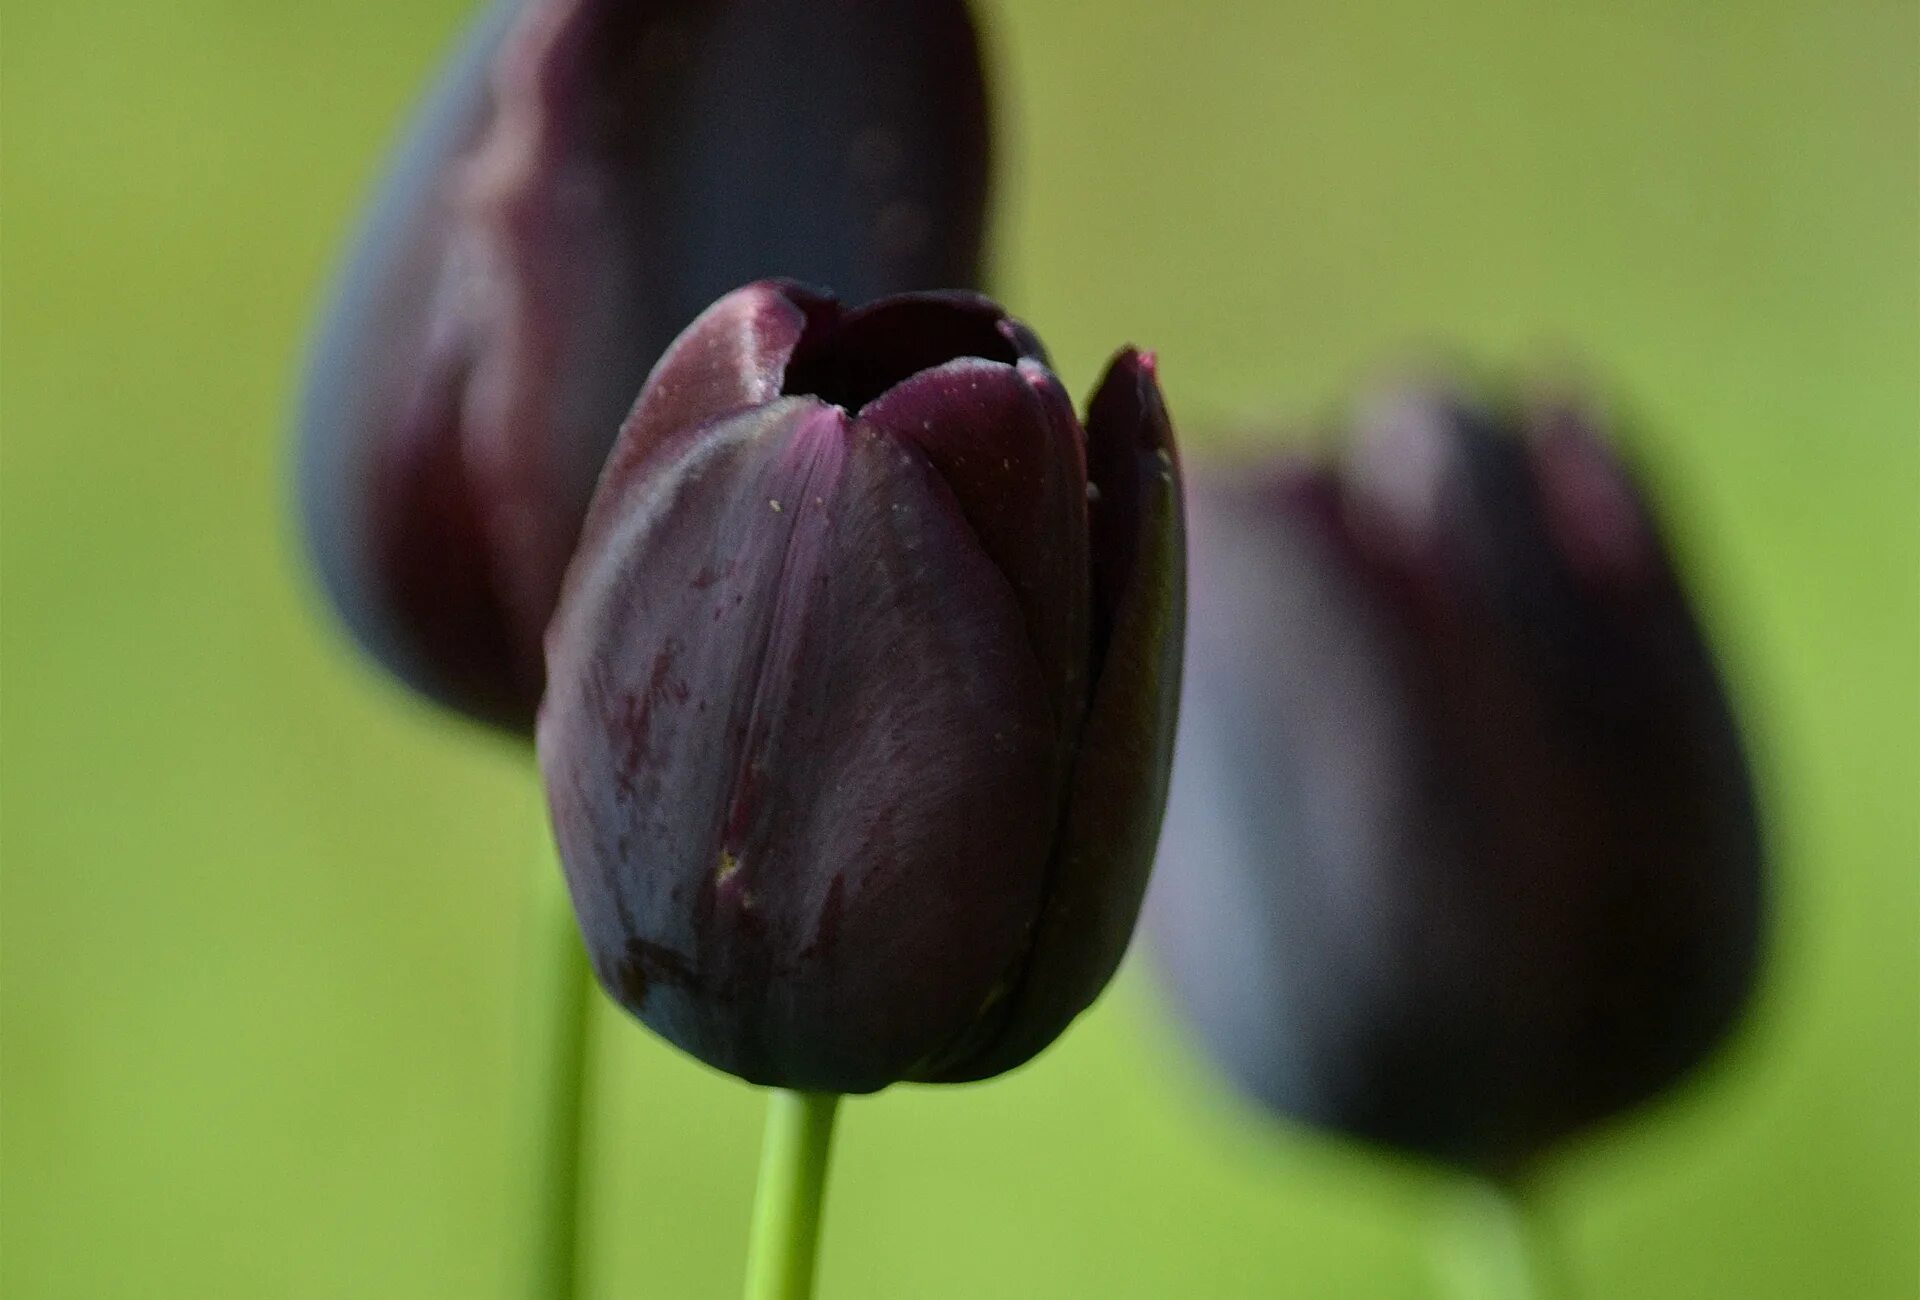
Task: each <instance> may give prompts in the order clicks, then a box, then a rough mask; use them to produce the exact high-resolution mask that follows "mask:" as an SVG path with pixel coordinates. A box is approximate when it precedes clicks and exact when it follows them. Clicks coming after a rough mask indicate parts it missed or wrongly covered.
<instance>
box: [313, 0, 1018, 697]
mask: <svg viewBox="0 0 1920 1300" xmlns="http://www.w3.org/2000/svg"><path fill="white" fill-rule="evenodd" d="M986 181H987V137H986V105H985V92H984V88H983V84H982V78H981V69H980V63H979V51H978V48H977V42H976V40H975V36H974V32H973V29H972V27H971V25H970V23H969V20H968V16H967V12H966V8H965V6H964V4H962V3H961V2H960V0H902V2H900V3H877V2H860V3H855V2H850V0H839V2H835V3H825V4H818V3H811V2H810V0H687V2H683V3H675V4H653V3H634V4H628V3H621V2H620V0H526V2H525V3H523V4H511V3H501V4H496V5H495V6H494V7H493V8H492V9H491V10H490V11H489V12H488V14H487V15H486V16H485V17H483V18H482V19H481V20H480V21H479V22H478V23H477V24H476V26H475V28H474V30H473V32H472V34H471V35H470V36H469V38H468V40H467V42H466V45H465V47H464V48H463V50H462V51H461V53H460V54H458V55H457V56H456V57H455V58H454V60H453V62H452V64H451V65H450V67H449V69H448V71H447V72H446V74H445V75H444V76H443V77H442V79H441V83H440V85H439V86H438V87H437V88H436V89H435V91H434V92H433V94H432V95H430V96H429V97H428V99H427V101H426V103H425V105H424V106H423V107H422V109H421V111H420V113H419V115H418V117H417V119H416V121H415V122H414V124H413V126H412V127H411V128H410V129H409V131H408V133H407V136H406V138H405V139H404V141H403V142H402V144H401V145H400V147H399V149H398V150H397V152H396V154H395V158H394V162H393V164H392V166H391V168H390V174H389V176H388V179H387V181H386V184H385V187H384V190H383V191H382V193H381V194H380V195H379V196H378V197H377V198H376V200H375V202H374V204H373V206H372V209H371V212H370V215H369V217H368V219H367V222H366V225H365V228H364V229H363V231H362V232H361V234H360V236H359V239H358V242H357V245H356V247H355V249H354V251H353V253H352V254H351V255H350V256H349V258H348V259H347V262H346V265H345V268H344V270H343V272H342V274H341V277H340V282H339V286H338V288H337V290H336V293H335V297H334V302H333V305H332V307H331V309H330V311H329V313H328V316H327V318H326V320H325V322H324V324H323V326H322V328H321V330H320V333H319V336H318V339H317V341H316V345H315V348H314V353H313V358H312V361H311V363H310V368H309V373H308V376H307V383H306V388H305V392H304V395H303V398H302V403H301V412H300V426H301V427H300V438H301V468H300V493H301V501H302V509H303V514H304V522H305V528H306V532H307V536H308V542H309V546H310V548H311V550H312V552H313V556H314V559H315V561H316V563H317V564H318V566H319V569H320V573H321V577H322V580H323V582H324V584H325V586H326V589H327V592H328V595H329V597H330V598H331V600H332V601H333V603H334V605H335V606H336V607H337V608H338V610H339V611H340V613H341V615H342V617H343V618H344V619H345V620H346V622H347V624H348V626H349V628H350V629H351V630H352V632H353V634H354V636H355V637H356V639H358V640H359V641H360V642H361V643H362V644H363V645H364V646H365V647H366V649H367V650H368V651H369V652H371V653H372V654H373V655H374V656H375V657H376V658H378V659H379V660H380V661H381V662H382V663H383V664H385V665H386V666H387V667H388V668H389V669H390V670H392V671H393V672H395V673H396V674H398V675H399V676H400V677H401V678H402V679H404V680H405V681H406V682H408V683H409V684H410V685H412V686H413V687H414V688H415V689H417V690H420V691H423V692H424V693H426V694H428V695H430V696H432V697H433V698H435V699H437V700H439V701H441V702H442V703H445V704H449V705H451V706H453V707H455V708H457V709H459V710H462V711H464V712H466V713H468V714H470V715H472V716H474V717H478V718H481V719H484V720H486V721H489V722H493V723H497V724H500V725H502V726H505V727H507V728H509V729H513V730H522V731H525V730H530V729H531V726H532V722H533V712H534V707H535V705H536V704H537V702H538V700H539V695H540V687H541V664H540V635H541V632H542V631H543V629H544V628H545V626H546V621H547V618H548V616H549V615H550V614H551V612H552V609H553V604H554V601H555V599H556V597H557V593H558V590H559V585H560V580H561V575H562V574H563V573H564V571H565V568H566V564H567V559H568V557H569V555H570V554H571V551H572V547H573V542H574V538H575V536H576V534H577V532H578V529H579V526H580V521H581V519H582V517H583V515H584V513H585V510H586V504H587V500H588V497H589V496H590V494H591V492H592V490H593V484H594V480H595V478H596V477H597V475H598V473H599V470H600V466H601V462H602V461H603V459H604V458H605V455H606V452H607V449H608V447H609V446H610V445H611V444H612V441H613V437H614V433H615V431H616V430H617V429H618V428H619V424H620V419H621V417H622V416H623V415H624V414H625V412H626V410H627V408H628V407H629V406H630V405H631V404H632V402H633V399H634V396H635V394H637V393H638V392H639V390H640V386H641V384H642V383H643V382H644V380H645V379H646V376H647V372H648V370H649V369H650V368H651V366H652V365H653V362H654V361H655V360H656V359H657V358H658V356H659V354H660V352H661V350H662V349H663V348H664V347H665V346H666V344H667V343H668V342H669V341H670V340H671V339H672V338H673V336H674V335H675V334H676V333H677V332H678V331H679V330H680V328H681V327H682V326H684V325H685V324H686V322H687V321H689V320H691V319H692V318H693V316H694V315H695V314H696V313H697V312H699V311H700V310H701V309H702V308H704V307H705V306H706V305H707V304H708V303H709V302H711V301H712V300H713V299H714V298H715V297H717V296H718V295H719V294H721V293H723V292H725V291H726V290H728V289H730V288H732V287H733V286H735V285H737V284H740V283H742V282H744V281H746V280H750V279H752V278H754V277H756V276H762V275H772V274H781V275H797V276H804V277H807V278H811V279H817V280H820V281H822V282H825V283H829V284H833V285H836V286H838V287H839V288H841V289H842V290H843V291H845V292H848V293H851V294H854V295H857V296H858V297H861V298H865V297H869V296H875V295H879V294H883V293H889V292H896V291H899V290H903V289H914V288H948V287H956V286H968V285H971V284H973V283H974V281H975V279H976V277H977V275H978V272H979V260H980V252H979V249H980V238H981V230H982V221H983V212H984V198H985V192H986Z"/></svg>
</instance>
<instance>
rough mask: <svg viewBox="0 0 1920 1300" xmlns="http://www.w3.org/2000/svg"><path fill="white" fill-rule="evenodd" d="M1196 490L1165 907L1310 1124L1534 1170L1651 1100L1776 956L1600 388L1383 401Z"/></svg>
mask: <svg viewBox="0 0 1920 1300" xmlns="http://www.w3.org/2000/svg"><path fill="white" fill-rule="evenodd" d="M1362 424H1363V427H1362V428H1361V429H1360V430H1359V433H1358V436H1357V438H1356V439H1355V440H1354V441H1353V443H1352V444H1350V446H1349V448H1348V451H1347V453H1346V455H1345V457H1344V459H1343V460H1342V462H1341V463H1340V464H1339V465H1338V466H1337V467H1336V468H1333V469H1328V468H1324V467H1321V466H1317V465H1308V464H1304V463H1290V464H1285V465H1281V466H1277V467H1274V468H1273V470H1272V472H1271V473H1269V474H1268V475H1266V476H1265V480H1264V481H1254V482H1241V483H1237V484H1234V485H1226V484H1217V485H1212V486H1201V487H1198V488H1197V489H1196V492H1195V495H1194V498H1193V556H1194V561H1193V562H1194V575H1195V577H1194V591H1193V617H1192V622H1191V625H1190V635H1189V641H1188V647H1187V649H1188V656H1189V660H1188V661H1189V664H1190V667H1191V674H1190V678H1189V693H1188V697H1187V703H1186V706H1185V709H1184V712H1183V719H1182V724H1181V731H1180V737H1179V742H1178V747H1177V752H1178V762H1177V771H1176V774H1175V777H1174V780H1173V792H1172V795H1171V798H1170V803H1169V809H1168V820H1167V831H1166V836H1165V840H1164V849H1163V851H1162V854H1161V864H1160V867H1159V869H1158V878H1157V879H1156V882H1155V885H1154V888H1153V893H1152V898H1151V900H1150V902H1149V904H1148V921H1147V923H1146V924H1147V927H1148V930H1149V932H1150V934H1151V935H1152V937H1153V939H1154V946H1155V949H1156V953H1157V956H1158V958H1159V961H1158V963H1157V965H1158V967H1159V968H1160V970H1161V973H1162V974H1163V976H1164V978H1165V980H1166V982H1167V984H1168V985H1169V986H1170V989H1171V993H1172V996H1173V1000H1174V1002H1175V1003H1176V1004H1177V1006H1178V1008H1179V1009H1180V1010H1181V1011H1183V1012H1184V1014H1185V1018H1186V1019H1187V1020H1188V1021H1189V1022H1190V1025H1191V1028H1192V1029H1193V1030H1194V1031H1195V1032H1196V1033H1197V1035H1198V1037H1199V1038H1200V1040H1201V1041H1202V1042H1203V1044H1204V1045H1205V1046H1206V1048H1207V1049H1208V1050H1209V1051H1210V1053H1211V1054H1212V1055H1213V1056H1214V1057H1215V1058H1216V1060H1217V1061H1218V1062H1219V1063H1220V1064H1221V1065H1222V1066H1223V1067H1224V1068H1225V1070H1226V1071H1227V1072H1228V1073H1229V1074H1230V1075H1231V1077H1232V1078H1233V1079H1234V1080H1235V1081H1236V1082H1237V1083H1238V1084H1239V1085H1240V1086H1241V1087H1243V1088H1244V1089H1245V1090H1246V1091H1248V1092H1249V1093H1251V1094H1253V1095H1254V1096H1255V1097H1257V1098H1258V1099H1260V1100H1262V1101H1264V1102H1265V1103H1267V1104H1268V1105H1270V1106H1272V1107H1274V1108H1276V1109H1278V1110H1280V1111H1283V1112H1285V1113H1287V1114H1289V1115H1292V1116H1294V1117H1297V1118H1299V1119H1302V1120H1305V1121H1307V1122H1310V1123H1313V1124H1317V1125H1322V1126H1325V1127H1328V1128H1331V1129H1335V1130H1339V1131H1343V1132H1346V1133H1349V1134H1352V1135H1356V1136H1358V1137H1361V1138H1365V1139H1370V1140H1373V1141H1377V1142H1382V1143H1386V1144H1389V1145H1392V1146H1395V1147H1400V1148H1404V1149H1408V1150H1411V1151H1415V1152H1419V1153H1424V1154H1426V1155H1429V1156H1433V1157H1438V1158H1440V1159H1442V1160H1445V1161H1449V1162H1453V1163H1456V1164H1459V1165H1464V1166H1468V1167H1471V1168H1474V1169H1477V1170H1480V1171H1483V1172H1489V1173H1511V1172H1514V1171H1517V1170H1518V1169H1520V1168H1522V1167H1524V1166H1526V1165H1528V1164H1529V1163H1530V1162H1532V1161H1534V1160H1535V1159H1536V1158H1538V1157H1539V1156H1540V1155H1541V1154H1542V1153H1543V1152H1544V1151H1546V1150H1548V1149H1549V1148H1551V1147H1552V1146H1553V1145H1554V1144H1556V1143H1558V1142H1560V1141H1561V1140H1563V1139H1565V1138H1567V1137H1569V1136H1570V1135H1572V1134H1574V1133H1575V1132H1577V1131H1579V1130H1581V1129H1583V1128H1585V1127H1586V1126H1588V1125H1590V1124H1593V1123H1595V1122H1596V1121H1599V1120H1602V1119H1604V1118H1606V1117H1608V1116H1611V1115H1614V1114H1616V1113H1617V1112H1620V1111H1622V1110H1625V1109H1626V1108H1629V1107H1631V1106H1633V1105H1635V1104H1636V1103H1638V1102H1641V1101H1644V1100H1646V1099H1647V1098H1649V1097H1651V1096H1653V1095H1654V1094H1655V1093H1657V1092H1659V1091H1660V1090H1661V1089H1663V1088H1664V1087H1666V1086H1667V1085H1669V1084H1670V1083H1672V1082H1673V1081H1674V1080H1675V1079H1676V1078H1678V1077H1679V1076H1680V1075H1681V1074H1682V1073H1683V1072H1685V1071H1686V1070H1687V1069H1688V1068H1689V1067H1691V1066H1693V1065H1694V1064H1696V1063H1697V1062H1699V1061H1700V1060H1701V1059H1702V1058H1703V1057H1704V1056H1706V1055H1707V1053H1708V1052H1709V1051H1710V1050H1711V1049H1712V1048H1713V1047H1714V1046H1715V1045H1716V1044H1717V1043H1718V1042H1719V1041H1720V1040H1721V1038H1722V1037H1723V1036H1724V1035H1725V1034H1726V1033H1727V1032H1728V1029H1729V1027H1730V1026H1731V1024H1732V1023H1733V1022H1734V1020H1735V1018H1736V1016H1737V1014H1738V1013H1739V1011H1740V1010H1741V1008H1742V1005H1743V1004H1744V1002H1745V1001H1746V999H1747V996H1748V992H1749V989H1750V986H1751V984H1752V981H1753V978H1754V973H1755V960H1756V947H1757V942H1756V941H1757V935H1758V929H1759V921H1760V844H1759V837H1758V833H1757V830H1756V820H1755V809H1754V801H1753V791H1752V787H1751V784H1750V781H1749V777H1748V771H1747V766H1746V762H1745V760H1744V757H1743V753H1742V746H1741V743H1740V738H1739V736H1738V734H1737V731H1736V728H1735V723H1734V720H1733V718H1732V716H1731V714H1730V711H1729V707H1728V702H1727V698H1726V695H1725V693H1724V691H1723V689H1722V687H1721V683H1720V681H1719V678H1718V676H1717V674H1716V672H1715V669H1714V665H1713V662H1712V659H1711V657H1710V655H1709V652H1708V649H1707V647H1706V645H1705V644H1704V642H1703V640H1702V637H1701V633H1700V631H1699V628H1698V626H1697V625H1696V623H1695V620H1694V617H1693V614H1692V613H1691V611H1690V609H1689V607H1688V603H1687V600H1686V597H1685V594H1684V592H1683V591H1682V589H1681V586H1680V583H1679V582H1678V580H1677V578H1676V575H1675V572H1674V570H1673V568H1672V566H1671V564H1670V562H1669V560H1668V557H1667V554H1666V552H1665V549H1664V547H1663V545H1662V543H1661V541H1660V538H1659V536H1658V534H1657V532H1656V529H1655V525H1654V522H1653V520H1652V519H1651V517H1650V515H1649V513H1648V510H1647V507H1646V506H1645V505H1644V503H1643V500H1642V497H1641V493H1640V492H1639V490H1638V489H1637V488H1636V487H1635V485H1634V482H1633V480H1632V479H1631V477H1630V476H1629V475H1628V474H1627V473H1626V472H1625V470H1624V469H1623V468H1622V466H1621V464H1620V462H1619V461H1618V460H1616V458H1615V456H1614V454H1613V453H1612V452H1611V451H1610V450H1609V449H1608V447H1607V446H1606V445H1605V444H1604V443H1603V441H1602V440H1601V439H1600V438H1599V437H1598V436H1596V434H1595V432H1594V430H1593V429H1592V428H1591V427H1589V423H1588V421H1587V420H1585V419H1584V418H1583V417H1582V416H1581V415H1580V414H1579V413H1577V412H1576V411H1574V410H1572V409H1537V410H1533V411H1530V412H1527V413H1525V414H1523V415H1520V416H1517V417H1516V416H1509V415H1505V414H1498V413H1495V412H1492V411H1488V410H1482V409H1476V408H1474V407H1472V406H1469V405H1466V404H1463V403H1461V402H1458V401H1455V400H1452V399H1449V398H1444V397H1436V396H1432V395H1417V394H1416V395H1412V396H1407V397H1404V398H1400V399H1396V400H1394V401H1391V402H1388V403H1385V404H1383V405H1382V406H1380V407H1378V408H1376V409H1375V410H1373V411H1372V412H1371V413H1369V414H1368V415H1367V416H1366V418H1365V419H1364V420H1363V422H1362Z"/></svg>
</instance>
